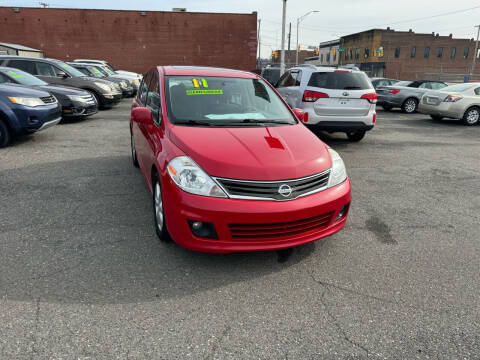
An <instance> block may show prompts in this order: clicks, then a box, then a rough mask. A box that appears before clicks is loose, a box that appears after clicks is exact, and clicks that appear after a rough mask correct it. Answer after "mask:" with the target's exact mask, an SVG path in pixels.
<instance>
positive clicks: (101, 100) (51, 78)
mask: <svg viewBox="0 0 480 360" xmlns="http://www.w3.org/2000/svg"><path fill="white" fill-rule="evenodd" d="M0 65H3V66H8V67H12V68H16V69H20V70H23V71H25V72H27V73H30V74H32V75H35V76H36V77H38V78H39V79H41V80H43V81H45V82H47V83H49V84H52V85H64V86H70V87H76V88H80V89H83V90H86V91H88V92H89V93H91V94H92V95H93V96H94V97H95V99H96V100H97V103H98V104H99V107H100V108H106V107H112V106H114V105H116V104H118V102H119V101H120V100H121V99H122V91H121V90H120V87H119V86H118V85H117V84H115V83H113V82H111V81H107V80H104V79H98V78H94V77H89V76H85V74H83V73H82V72H80V71H78V70H77V69H75V68H74V67H72V66H70V65H68V64H67V63H65V62H63V61H60V60H55V59H44V58H35V57H26V56H10V55H0Z"/></svg>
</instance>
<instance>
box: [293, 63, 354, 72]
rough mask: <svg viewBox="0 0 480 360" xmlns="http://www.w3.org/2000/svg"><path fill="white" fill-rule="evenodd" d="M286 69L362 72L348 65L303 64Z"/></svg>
mask: <svg viewBox="0 0 480 360" xmlns="http://www.w3.org/2000/svg"><path fill="white" fill-rule="evenodd" d="M288 70H302V71H308V70H310V71H311V72H347V71H348V72H352V73H363V71H361V70H357V69H352V68H348V67H341V66H339V67H334V66H315V65H311V64H308V65H306V66H305V65H304V66H294V67H292V68H290V69H288Z"/></svg>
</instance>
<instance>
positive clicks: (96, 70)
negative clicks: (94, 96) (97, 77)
mask: <svg viewBox="0 0 480 360" xmlns="http://www.w3.org/2000/svg"><path fill="white" fill-rule="evenodd" d="M92 70H93V72H94V73H95V74H101V72H100V70H98V69H97V68H96V67H94V68H92Z"/></svg>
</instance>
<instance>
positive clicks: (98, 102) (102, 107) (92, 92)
mask: <svg viewBox="0 0 480 360" xmlns="http://www.w3.org/2000/svg"><path fill="white" fill-rule="evenodd" d="M87 91H88V92H89V93H90V95H92V96H93V97H94V98H95V101H96V102H97V105H98V109H104V106H103V104H102V101H101V100H100V96H99V95H98V94H97V93H96V92H95V91H92V90H87Z"/></svg>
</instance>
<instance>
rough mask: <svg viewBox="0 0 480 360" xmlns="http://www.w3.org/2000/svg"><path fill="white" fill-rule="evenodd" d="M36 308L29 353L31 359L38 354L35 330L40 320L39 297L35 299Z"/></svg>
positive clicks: (36, 330)
mask: <svg viewBox="0 0 480 360" xmlns="http://www.w3.org/2000/svg"><path fill="white" fill-rule="evenodd" d="M36 305H37V306H36V308H35V326H34V329H33V334H32V338H33V339H32V341H33V344H32V354H31V357H30V358H31V359H32V360H33V359H36V358H37V355H38V350H37V332H38V324H39V322H40V297H39V298H38V299H37V301H36Z"/></svg>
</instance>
